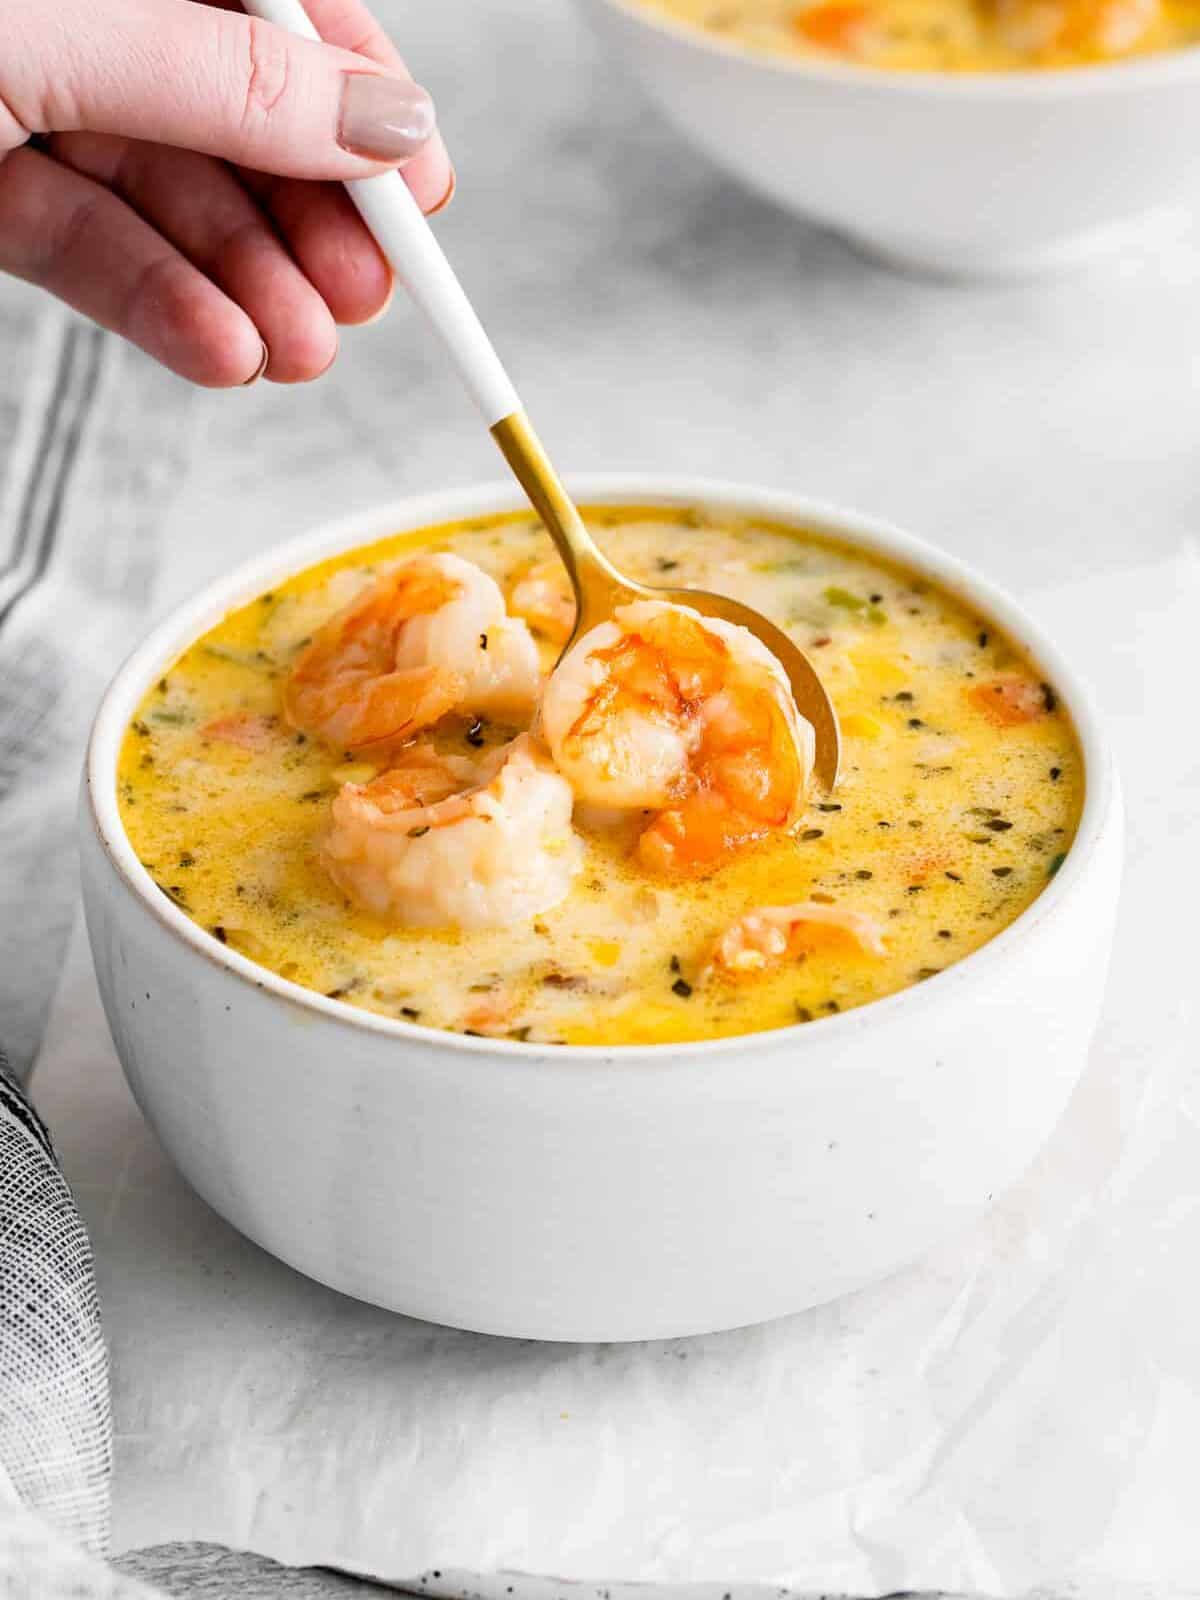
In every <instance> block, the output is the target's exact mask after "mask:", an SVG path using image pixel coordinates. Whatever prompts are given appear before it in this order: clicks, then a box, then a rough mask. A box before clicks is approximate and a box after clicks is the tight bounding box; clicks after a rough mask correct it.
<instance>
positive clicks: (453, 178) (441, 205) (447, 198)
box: [425, 167, 458, 217]
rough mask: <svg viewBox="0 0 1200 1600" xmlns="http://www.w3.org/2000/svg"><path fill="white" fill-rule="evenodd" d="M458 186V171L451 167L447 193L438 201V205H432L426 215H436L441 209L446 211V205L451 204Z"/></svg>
mask: <svg viewBox="0 0 1200 1600" xmlns="http://www.w3.org/2000/svg"><path fill="white" fill-rule="evenodd" d="M457 188H458V173H457V172H455V170H454V168H453V167H451V168H450V182H449V183H448V184H447V185H446V192H445V194H444V195H443V196H442V198H441V199H440V200H439V201H438V203H437V205H435V206H431V207H430V209H429V210H428V211H427V212H426V213H425V215H426V216H428V217H436V216H437V214H438V212H439V211H445V209H446V207H447V206H448V205H449V204H450V202H451V200H453V199H454V191H455V190H456V189H457Z"/></svg>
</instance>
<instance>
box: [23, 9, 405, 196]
mask: <svg viewBox="0 0 1200 1600" xmlns="http://www.w3.org/2000/svg"><path fill="white" fill-rule="evenodd" d="M11 4H15V10H16V41H15V48H11V49H10V48H6V50H5V51H4V59H3V60H2V61H0V107H5V108H7V110H8V111H9V112H10V113H12V114H13V115H14V116H15V117H16V118H17V120H18V122H20V123H22V124H23V125H24V128H25V131H26V132H27V133H66V132H73V131H77V130H86V131H88V132H92V133H111V134H121V135H124V136H126V137H129V138H133V139H144V140H148V141H150V142H152V143H155V144H166V145H178V146H182V147H184V148H186V149H190V150H198V151H201V152H203V153H204V154H206V155H213V156H220V157H223V158H224V159H225V160H227V161H232V162H235V163H237V164H238V165H240V166H247V167H253V168H255V169H256V170H258V171H260V172H269V173H275V174H278V175H280V176H283V177H293V178H339V179H347V178H362V177H368V176H370V175H371V174H372V173H374V172H378V171H379V170H381V168H382V167H385V166H394V165H396V164H398V163H401V162H404V161H406V160H408V159H409V158H410V157H412V156H414V155H416V154H417V152H418V151H419V150H420V149H421V148H422V147H423V146H424V145H425V144H426V143H427V141H428V140H429V139H430V138H431V137H432V136H433V133H434V127H435V116H434V110H433V102H432V100H431V99H430V98H429V96H428V94H427V93H426V92H425V90H424V89H422V88H420V87H419V86H418V85H417V84H415V83H414V82H413V80H412V79H411V78H409V77H408V76H406V75H405V74H404V73H403V72H402V71H397V70H391V71H386V72H385V71H384V70H383V69H382V68H381V67H380V65H379V63H378V62H375V61H372V60H370V59H369V58H368V57H366V56H360V55H356V54H355V53H354V52H353V51H350V50H339V49H338V48H336V47H335V46H333V45H327V44H316V43H313V42H311V41H310V40H307V39H302V38H297V37H296V36H295V35H294V34H291V33H288V32H286V31H285V30H284V29H282V28H278V27H276V26H275V25H274V24H272V23H268V22H262V21H260V20H258V19H257V18H254V17H247V16H245V15H243V14H242V13H241V12H235V11H220V10H217V9H215V8H214V7H212V6H208V5H198V4H194V3H193V0H122V4H121V5H120V6H119V7H115V8H113V7H109V6H106V5H97V4H95V3H94V0H82V3H81V0H70V3H69V4H67V5H64V6H63V7H61V9H60V10H59V12H58V15H57V16H56V17H55V18H54V20H53V22H52V23H51V24H50V25H49V26H47V23H46V11H45V0H0V15H6V14H7V12H8V9H9V6H10V5H11ZM63 13H67V15H65V16H64V15H63ZM6 31H7V30H6Z"/></svg>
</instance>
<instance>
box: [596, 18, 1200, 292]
mask: <svg viewBox="0 0 1200 1600" xmlns="http://www.w3.org/2000/svg"><path fill="white" fill-rule="evenodd" d="M585 4H586V7H587V10H588V12H589V14H590V15H591V17H592V19H593V20H594V22H595V24H596V26H597V28H598V30H599V31H600V33H601V34H602V35H603V37H604V38H605V39H607V40H609V41H610V42H611V43H612V45H613V46H614V47H615V48H616V49H617V50H618V51H619V53H620V54H621V55H622V56H623V57H624V58H625V60H626V61H627V62H628V64H629V66H630V69H631V70H632V71H633V72H634V73H635V74H636V76H637V77H638V78H639V79H640V80H641V82H642V85H643V87H644V88H645V89H646V91H647V92H648V94H649V95H650V97H651V98H652V99H653V100H654V101H655V102H656V103H657V105H658V106H659V108H660V109H661V110H662V111H663V112H664V114H665V115H666V116H667V117H668V118H669V119H670V121H671V122H672V123H673V124H674V125H675V126H676V127H677V128H678V129H679V131H680V132H681V133H682V134H683V135H684V136H685V137H686V138H687V139H689V140H690V141H691V142H693V143H694V144H695V145H697V146H698V148H700V149H701V150H703V151H704V152H705V154H707V155H708V156H710V157H711V158H712V159H713V160H714V161H715V162H717V163H718V165H720V166H721V167H723V168H724V169H725V170H726V171H727V172H729V173H730V174H732V175H733V176H734V177H736V178H738V179H739V180H740V181H742V182H744V183H745V184H747V185H748V186H749V187H750V188H752V189H754V190H756V191H757V192H759V193H760V194H763V195H765V196H767V197H768V198H770V199H771V200H774V201H775V202H777V203H778V204H780V205H783V206H785V207H787V208H788V209H790V210H793V211H796V212H799V213H801V214H802V215H804V216H805V217H808V218H811V219H812V220H814V221H816V222H819V223H823V224H825V225H827V226H829V227H831V228H834V229H836V230H837V231H839V232H840V233H842V234H844V235H845V236H846V237H847V238H849V239H850V240H851V241H853V242H854V243H856V244H858V245H860V246H862V247H864V248H865V249H867V250H868V251H869V252H870V253H871V254H873V255H875V256H878V257H880V258H882V259H884V260H887V261H889V262H891V263H894V264H896V265H898V266H901V267H904V268H912V269H915V270H917V271H920V272H932V273H934V274H941V275H949V276H966V277H988V276H1010V275H1014V274H1017V275H1019V274H1025V273H1033V272H1040V271H1045V270H1049V269H1054V268H1059V267H1065V266H1070V265H1073V264H1075V263H1077V262H1079V261H1081V260H1084V259H1086V258H1089V257H1091V256H1093V255H1094V254H1096V253H1098V252H1100V251H1102V250H1104V249H1108V248H1112V247H1115V246H1118V245H1123V244H1128V243H1129V242H1131V241H1133V240H1138V239H1141V238H1143V237H1144V236H1145V235H1146V234H1147V232H1148V230H1151V229H1152V228H1153V227H1155V226H1158V225H1160V224H1161V225H1165V226H1167V227H1172V228H1173V227H1175V226H1176V223H1177V221H1178V219H1180V218H1181V217H1183V216H1184V215H1185V214H1186V213H1187V212H1188V211H1190V210H1191V209H1192V207H1193V206H1194V193H1195V185H1194V181H1193V176H1192V171H1191V164H1190V158H1189V152H1190V151H1191V149H1192V148H1193V146H1194V144H1195V141H1196V139H1197V137H1198V136H1200V92H1198V91H1200V44H1198V43H1197V40H1198V39H1200V8H1197V7H1196V6H1195V5H1194V4H1193V3H1192V0H1178V3H1176V0H1162V7H1161V9H1152V8H1149V7H1146V6H1143V5H1142V4H1141V0H1128V5H1127V6H1126V0H1119V5H1118V3H1117V0H1114V6H1113V7H1112V8H1105V7H1104V6H1102V5H1095V6H1093V7H1091V8H1089V9H1088V11H1087V16H1088V19H1089V27H1090V32H1089V31H1088V30H1082V31H1081V30H1078V29H1076V30H1072V29H1069V28H1059V27H1058V26H1057V23H1056V21H1055V19H1056V18H1057V17H1058V8H1057V7H1056V4H1055V3H1054V0H1048V3H1047V4H1045V5H1041V4H1040V3H1039V0H1012V3H1011V4H1010V5H1008V6H1003V5H996V6H991V5H990V4H988V3H986V0H864V3H863V4H861V5H860V4H857V3H846V0H806V3H804V4H799V3H798V4H796V5H795V6H790V7H789V6H785V5H784V4H782V3H775V0H732V3H731V4H730V5H728V6H723V5H720V4H719V3H718V0H713V3H711V4H704V5H701V3H700V0H585ZM1122 7H1124V8H1125V10H1127V11H1128V15H1126V14H1125V11H1123V10H1121V9H1120V8H1122ZM1151 11H1152V14H1151V16H1150V21H1149V22H1148V23H1147V24H1146V26H1144V27H1143V26H1141V23H1140V22H1139V19H1144V17H1145V15H1146V14H1147V13H1148V12H1151ZM1005 18H1007V19H1009V21H1008V23H1007V24H1006V25H1005V26H1002V25H1001V21H1002V19H1005ZM1047 19H1048V20H1047Z"/></svg>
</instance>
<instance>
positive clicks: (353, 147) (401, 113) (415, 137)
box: [337, 72, 437, 161]
mask: <svg viewBox="0 0 1200 1600" xmlns="http://www.w3.org/2000/svg"><path fill="white" fill-rule="evenodd" d="M436 126H437V117H436V114H435V113H434V109H433V101H432V100H431V99H430V98H429V96H428V94H426V92H425V90H424V89H422V88H421V86H420V85H419V84H416V83H413V82H412V80H411V79H410V78H389V77H384V76H383V75H382V74H375V73H370V72H352V73H348V74H347V76H346V81H345V87H344V88H343V89H342V109H341V115H340V117H339V119H338V135H337V137H338V143H339V144H340V145H341V147H342V149H343V150H349V152H350V153H351V155H355V156H366V157H367V159H368V160H370V161H407V160H408V159H409V157H410V156H415V155H416V153H417V151H418V150H420V148H421V146H422V145H423V144H425V142H426V141H427V140H428V138H429V136H430V134H431V133H432V132H433V130H434V128H435V127H436Z"/></svg>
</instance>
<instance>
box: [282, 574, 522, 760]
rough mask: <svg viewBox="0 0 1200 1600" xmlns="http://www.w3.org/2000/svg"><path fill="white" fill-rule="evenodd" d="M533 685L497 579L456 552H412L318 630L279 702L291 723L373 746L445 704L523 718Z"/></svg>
mask: <svg viewBox="0 0 1200 1600" xmlns="http://www.w3.org/2000/svg"><path fill="white" fill-rule="evenodd" d="M540 685H541V678H540V673H539V670H538V659H537V646H536V645H535V644H534V642H533V638H532V636H531V635H530V632H529V629H528V628H527V627H526V626H525V623H524V622H522V621H520V620H518V619H515V618H512V617H509V616H508V615H507V614H506V612H505V609H504V597H503V595H502V594H501V593H500V589H499V587H498V586H497V584H496V583H495V582H494V580H493V579H491V578H489V577H488V575H487V574H486V573H485V572H482V571H480V569H479V568H478V567H476V566H474V565H473V564H472V563H471V562H469V561H463V560H462V559H461V558H460V557H458V556H453V555H433V556H417V557H415V558H414V559H413V560H411V561H406V562H404V563H403V564H402V565H401V566H398V567H395V568H393V570H392V571H390V572H387V573H384V574H383V576H381V577H380V578H378V579H377V580H376V581H375V582H374V583H373V584H371V586H370V587H369V588H368V589H367V590H366V592H365V593H364V594H362V595H360V596H359V597H358V599H357V600H355V601H353V602H352V603H351V604H350V605H349V606H347V608H346V609H345V610H344V611H341V612H339V613H338V615H337V616H335V617H333V618H332V620H331V621H329V622H327V623H326V624H325V626H324V627H323V628H321V629H320V630H319V632H318V633H317V635H316V637H315V638H314V639H313V641H312V643H311V644H310V645H309V646H308V648H307V649H306V650H305V651H304V654H303V655H302V656H301V657H300V659H299V661H297V662H296V664H295V666H294V667H293V668H292V672H291V676H290V677H289V679H288V682H287V685H286V687H285V689H284V698H283V704H284V714H285V716H286V718H287V720H288V722H289V723H290V724H291V725H292V727H293V728H298V729H300V730H301V731H302V732H304V733H311V734H316V735H317V736H319V737H320V738H322V739H325V740H326V741H327V742H328V743H330V744H334V745H340V746H341V747H342V748H343V749H346V750H350V751H365V750H369V751H371V752H372V753H373V754H374V753H377V752H378V751H381V750H382V751H386V750H389V749H394V748H396V747H397V746H398V745H400V744H403V743H404V742H406V741H407V740H410V739H412V738H413V737H414V736H415V735H416V734H418V733H419V732H420V731H421V730H422V729H423V728H431V727H433V725H434V724H435V723H437V722H439V721H441V719H442V718H443V717H445V716H448V715H450V714H451V713H453V712H460V713H464V714H468V713H469V714H472V715H475V714H479V715H487V716H499V717H511V718H512V719H513V720H514V721H518V722H523V721H526V720H528V718H529V717H530V716H532V714H533V709H534V706H535V703H536V700H537V695H538V691H539V689H540Z"/></svg>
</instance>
